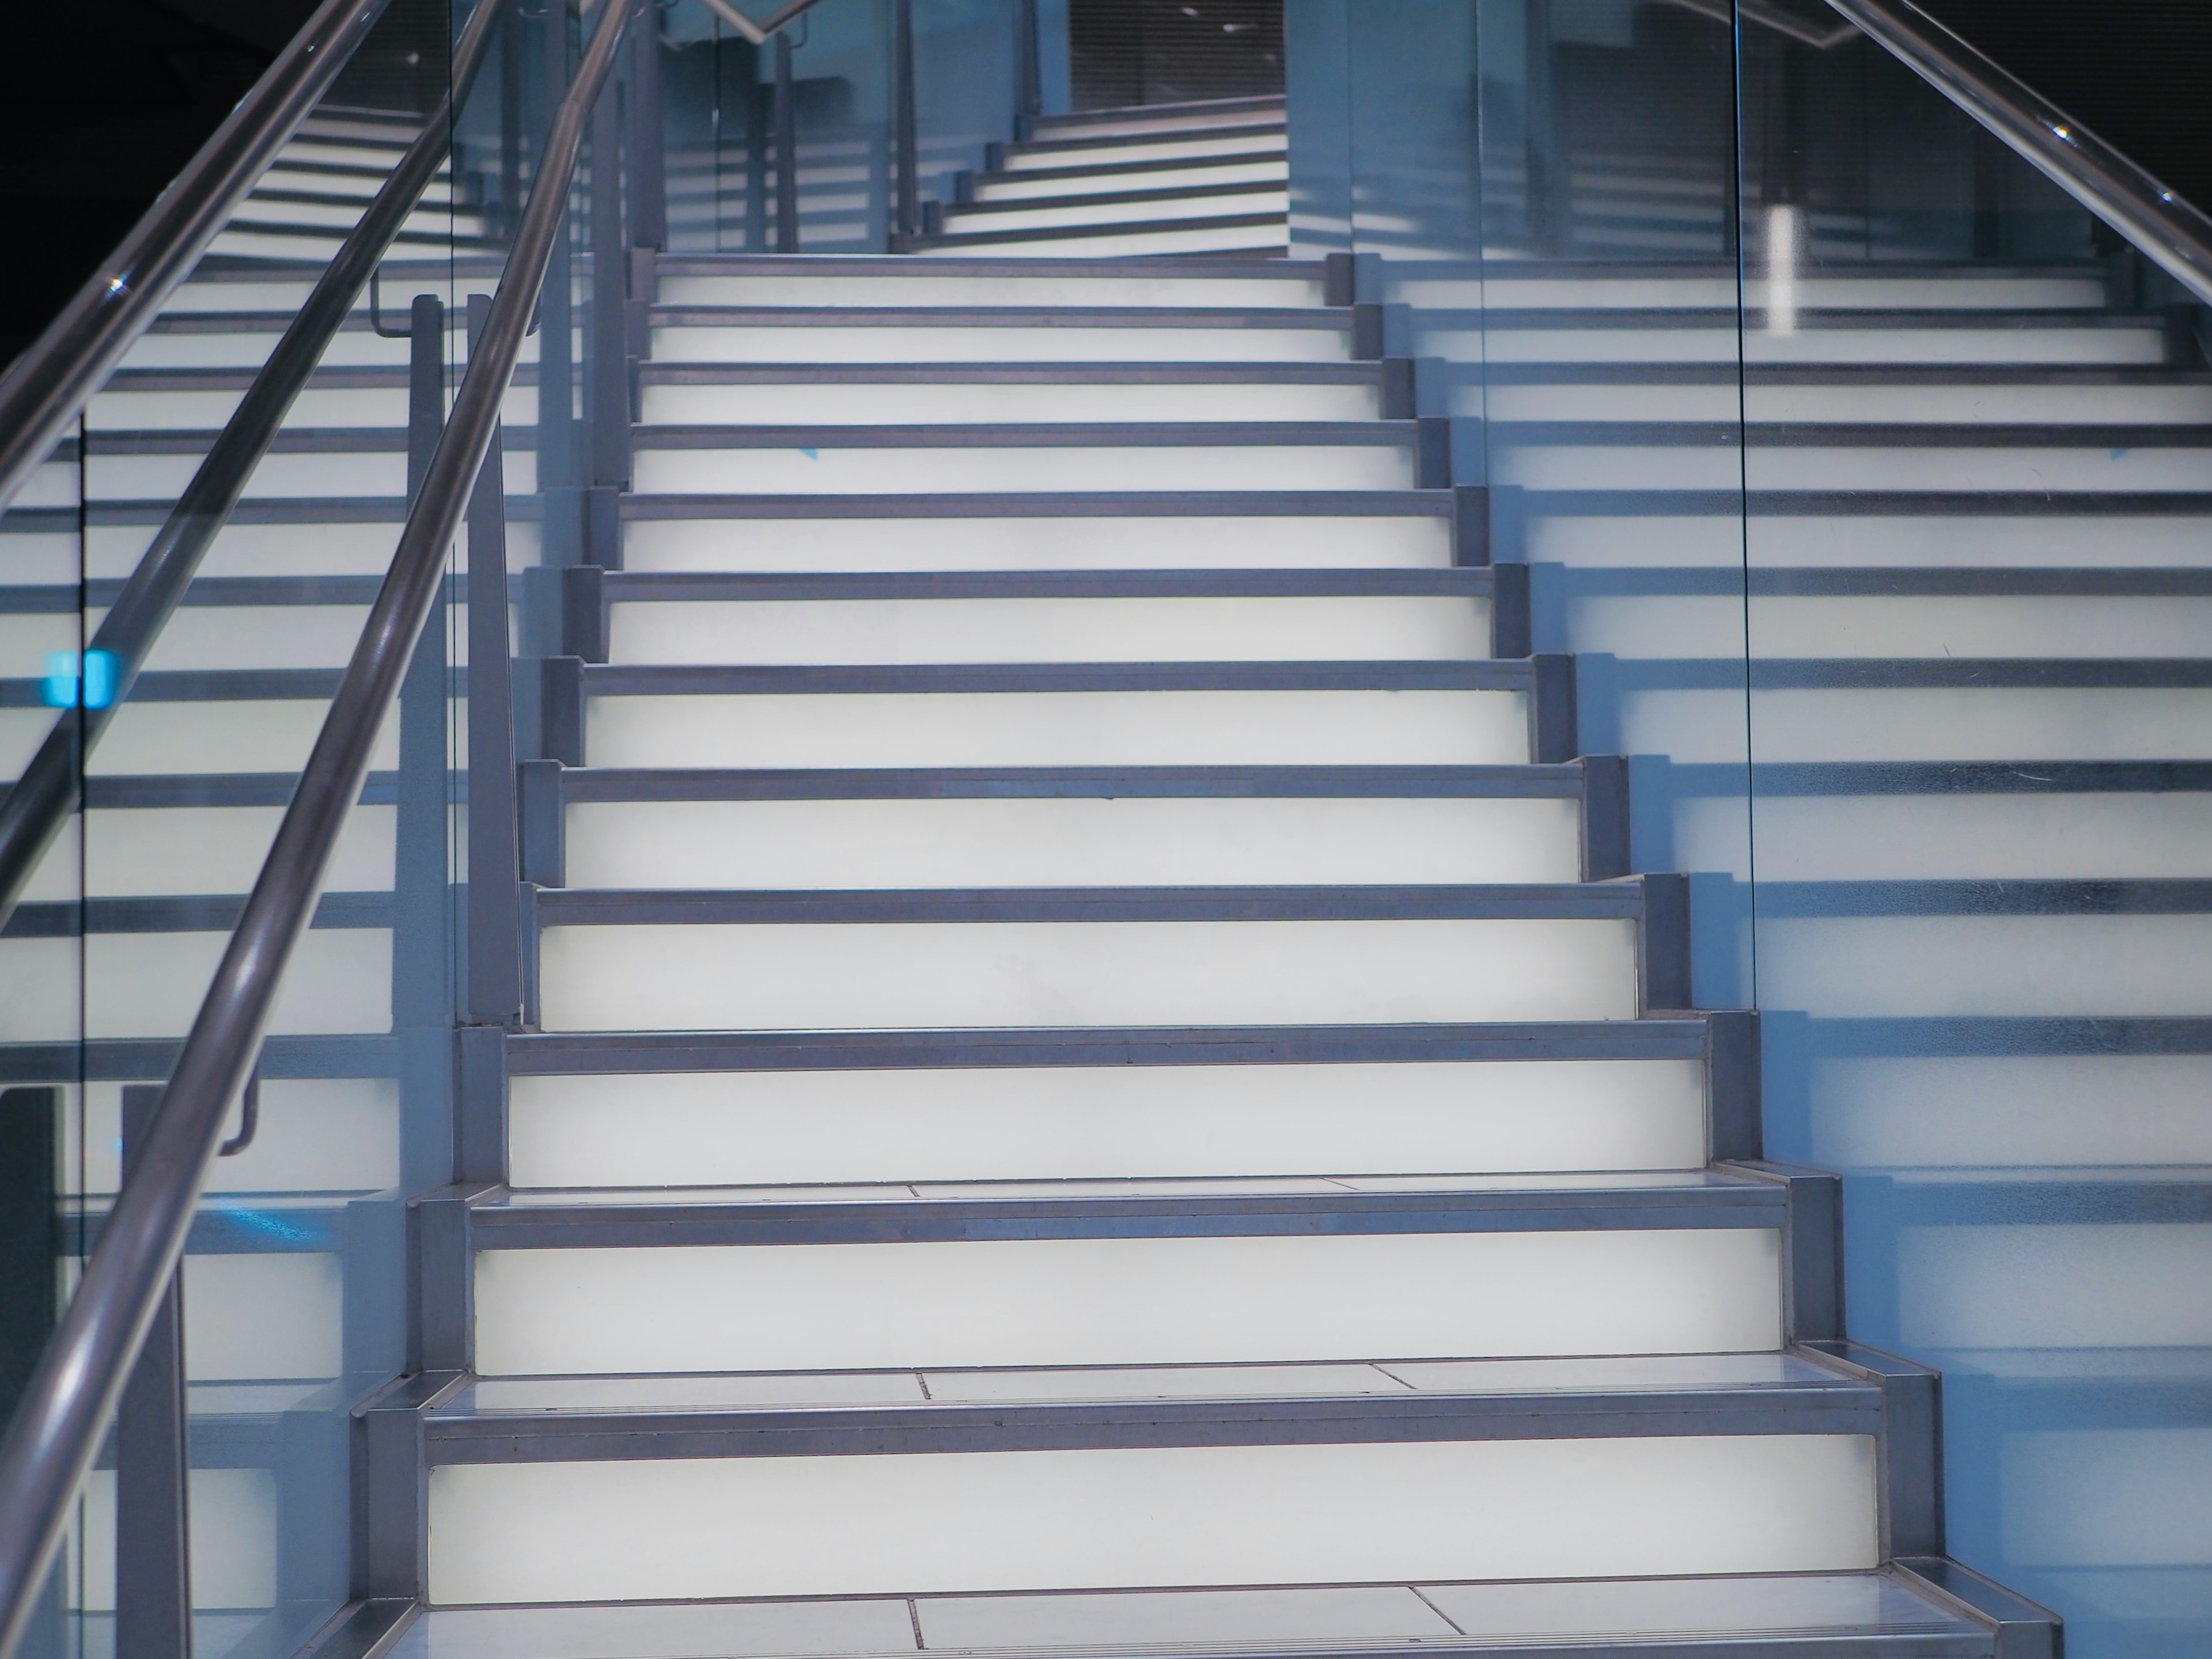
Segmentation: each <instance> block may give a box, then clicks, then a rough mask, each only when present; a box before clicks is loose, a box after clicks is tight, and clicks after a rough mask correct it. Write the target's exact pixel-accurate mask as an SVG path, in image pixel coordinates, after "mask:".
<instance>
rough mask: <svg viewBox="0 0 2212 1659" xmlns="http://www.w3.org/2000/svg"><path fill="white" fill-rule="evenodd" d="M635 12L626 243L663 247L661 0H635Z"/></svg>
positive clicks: (664, 182)
mask: <svg viewBox="0 0 2212 1659" xmlns="http://www.w3.org/2000/svg"><path fill="white" fill-rule="evenodd" d="M636 5H637V17H636V19H635V21H633V22H632V23H631V24H630V33H629V106H628V112H629V132H628V134H627V135H625V138H624V143H625V146H626V148H627V149H628V150H629V173H628V174H627V185H628V189H627V191H625V194H626V195H627V197H628V198H629V245H630V246H632V247H634V248H652V249H653V250H654V251H655V252H659V251H662V250H665V248H666V247H667V246H668V153H667V145H666V144H665V142H664V141H663V137H662V133H661V113H660V0H636Z"/></svg>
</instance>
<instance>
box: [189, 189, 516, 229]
mask: <svg viewBox="0 0 2212 1659" xmlns="http://www.w3.org/2000/svg"><path fill="white" fill-rule="evenodd" d="M372 193H373V192H372ZM367 206H368V200H367V198H366V197H363V198H362V199H359V200H355V201H349V202H343V203H337V202H332V203H322V202H270V201H264V200H262V199H259V198H258V197H254V196H249V197H246V200H245V201H244V202H242V203H240V204H239V207H238V210H237V211H236V212H234V214H232V215H231V216H230V221H229V222H228V224H227V225H226V226H225V227H224V228H225V229H227V230H230V231H233V232H236V231H248V230H275V231H292V230H302V231H307V232H309V233H311V234H312V233H315V232H325V231H328V232H334V233H336V234H338V235H340V236H343V235H344V234H346V233H348V232H349V231H350V230H351V229H352V228H354V226H355V224H356V223H357V222H359V220H360V218H361V216H362V210H363V209H364V208H366V207H367ZM400 229H401V230H402V231H403V232H405V233H408V234H412V235H416V236H480V235H482V234H483V215H481V214H477V213H465V212H464V213H456V212H454V211H453V210H452V209H450V208H447V207H426V208H422V209H418V210H416V211H415V212H412V213H410V214H409V215H408V216H407V217H406V219H405V221H404V222H403V223H402V224H401V226H400Z"/></svg>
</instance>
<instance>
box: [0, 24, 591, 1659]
mask: <svg viewBox="0 0 2212 1659" xmlns="http://www.w3.org/2000/svg"><path fill="white" fill-rule="evenodd" d="M629 15H630V14H629V8H628V7H627V6H622V5H607V6H603V7H602V8H601V9H600V14H599V18H598V20H597V24H596V27H594V29H593V31H592V39H591V44H590V46H588V48H587V49H586V52H585V53H584V58H583V61H582V64H580V67H579V69H578V71H577V76H576V80H575V83H574V86H572V87H571V88H569V92H568V96H567V97H566V98H564V99H563V100H562V104H561V107H560V110H559V112H558V113H557V114H556V117H555V118H554V120H553V122H552V125H551V131H550V132H549V133H548V135H547V138H546V143H545V161H544V165H543V166H542V167H541V168H540V170H539V174H538V183H537V187H536V189H535V190H534V191H532V196H531V200H530V204H529V207H528V208H527V209H526V211H525V212H524V214H523V219H522V226H521V229H520V233H519V234H517V236H516V238H515V243H514V246H513V251H512V252H511V254H510V256H509V259H508V264H507V273H506V276H504V277H503V278H502V280H501V283H500V285H499V292H498V294H497V295H496V296H495V298H494V300H493V301H492V305H491V311H490V314H489V317H488V318H487V319H486V320H485V324H484V329H483V338H482V341H481V342H480V343H479V346H478V349H477V354H476V356H474V357H473V358H472V359H471V362H470V363H469V366H468V372H467V374H465V376H464V377H463V379H462V381H461V386H460V390H459V392H458V393H457V394H456V396H455V398H454V399H453V412H452V415H451V416H450V417H449V418H448V420H447V425H446V432H445V435H444V437H443V438H442V439H441V441H440V442H439V445H438V450H437V453H436V454H435V456H433V457H432V459H431V462H430V467H429V471H428V475H427V476H426V477H425V478H424V479H423V483H422V490H421V492H420V494H419V495H417V496H416V501H415V506H414V508H413V510H412V511H411V512H410V513H409V514H408V518H407V524H406V527H405V528H404V530H403V531H402V532H400V536H399V544H398V550H397V551H396V552H395V553H394V554H393V556H392V568H391V570H390V572H389V574H387V575H386V578H385V580H384V585H383V586H382V587H381V588H380V590H379V591H378V593H377V596H376V599H375V602H374V605H371V606H370V609H369V615H368V623H367V625H366V626H365V627H364V628H363V629H362V635H361V639H360V641H359V642H358V643H357V644H356V647H355V648H354V653H353V657H352V659H351V660H350V661H349V663H348V664H347V665H346V670H345V673H344V675H343V677H342V678H340V680H339V683H338V689H337V696H335V697H334V698H333V699H332V701H331V708H330V714H329V715H328V717H327V718H326V719H325V720H324V722H323V727H322V730H321V732H319V734H318V735H317V737H316V738H315V745H314V749H313V751H312V752H311V753H310V754H309V756H308V757H307V767H306V769H305V770H304V771H303V772H302V773H301V778H300V784H299V787H298V789H297V791H296V792H295V793H294V795H293V798H292V803H291V805H289V807H287V808H286V809H285V812H284V817H283V822H282V823H280V824H279V825H278V826H277V830H276V840H275V841H274V842H273V843H272V844H271V846H270V850H269V856H268V858H267V859H266V860H264V862H263V864H262V866H261V873H260V874H259V876H258V877H257V878H256V879H255V881H254V884H253V890H252V893H251V894H250V895H248V896H247V898H246V908H245V910H244V912H243V914H242V915H241V916H240V921H239V924H238V927H237V930H236V931H235V932H234V933H232V935H231V937H230V940H229V942H228V945H226V946H225V947H224V950H223V954H222V961H221V962H220V963H218V964H217V966H216V971H215V975H214V978H213V980H212V981H210V986H209V988H208V993H207V995H206V997H205V999H204V1000H203V1001H202V1003H201V1005H200V1008H199V1012H198V1013H197V1015H196V1016H195V1017H194V1018H193V1021H192V1025H191V1031H190V1033H189V1034H188V1035H187V1036H185V1042H184V1047H183V1048H182V1050H181V1051H180V1052H179V1054H178V1057H177V1061H176V1066H175V1068H174V1069H173V1072H172V1073H171V1074H170V1077H169V1082H168V1086H167V1091H166V1092H165V1094H164V1095H163V1097H162V1103H161V1111H160V1112H159V1113H158V1114H157V1115H156V1116H155V1121H154V1125H153V1127H152V1128H151V1130H150V1131H149V1133H148V1136H147V1141H146V1150H145V1152H144V1153H143V1156H142V1157H141V1158H140V1159H139V1161H138V1164H137V1167H136V1168H135V1169H134V1170H133V1171H132V1172H131V1176H130V1177H129V1178H128V1179H126V1180H125V1182H123V1185H122V1190H121V1191H120V1192H119V1193H118V1194H117V1196H116V1200H115V1203H114V1206H113V1207H112V1209H111V1210H110V1211H109V1212H108V1218H107V1222H106V1226H105V1227H103V1228H102V1230H101V1232H100V1241H99V1243H98V1244H97V1245H96V1246H95V1247H94V1249H93V1252H92V1255H91V1258H90V1260H89V1261H87V1263H86V1264H85V1269H84V1273H83V1276H82V1279H80V1280H79V1282H78V1285H77V1290H76V1296H75V1297H73V1298H72V1299H71V1301H70V1304H69V1307H68V1309H67V1310H66V1311H65V1312H64V1315H63V1316H62V1321H61V1324H60V1326H59V1328H58V1329H57V1331H56V1332H55V1334H54V1338H53V1340H52V1342H51V1343H49V1344H48V1346H47V1348H46V1352H45V1353H44V1354H43V1355H42V1356H41V1357H40V1361H39V1365H38V1369H37V1370H35V1371H34V1372H33V1374H32V1376H31V1380H30V1383H29V1384H28V1385H27V1387H26V1389H24V1391H23V1395H22V1399H21V1402H20V1404H19V1405H18V1407H17V1408H16V1412H15V1420H14V1422H13V1423H12V1424H11V1425H9V1430H8V1433H7V1437H6V1438H5V1440H4V1441H0V1659H7V1656H9V1655H11V1654H13V1653H14V1652H15V1649H16V1645H17V1644H18V1642H19V1640H20V1639H21V1636H22V1634H23V1631H24V1628H25V1626H27V1623H28V1622H29V1620H30V1617H31V1614H32V1612H33V1609H34V1607H36V1605H37V1601H38V1598H39V1595H40V1591H41V1589H43V1587H44V1583H45V1579H46V1567H47V1565H48V1564H49V1563H50V1562H51V1561H52V1559H53V1556H54V1552H55V1550H56V1548H57V1547H58V1545H59V1544H60V1541H61V1536H62V1532H63V1528H64V1524H65V1522H66V1521H67V1518H68V1516H69V1513H70V1507H71V1505H72V1504H73V1502H74V1500H75V1498H76V1493H77V1492H78V1490H79V1489H80V1488H81V1487H82V1485H83V1483H84V1479H85V1476H86V1474H88V1473H89V1471H90V1469H91V1467H92V1463H93V1460H94V1457H95V1456H96V1455H97V1454H98V1451H99V1449H100V1436H101V1432H102V1431H103V1430H104V1428H105V1427H106V1423H107V1420H108V1419H109V1417H110V1415H111V1414H112V1413H113V1411H114V1409H115V1405H116V1402H117V1401H118V1398H119V1397H120V1396H121V1394H122V1391H123V1386H124V1383H125V1379H126V1378H127V1377H128V1376H129V1375H130V1372H131V1365H132V1364H133V1363H134V1362H135V1361H136V1359H137V1356H138V1352H139V1350H140V1348H141V1347H142V1346H143V1344H144V1341H145V1337H146V1333H147V1330H148V1328H149V1327H150V1326H151V1324H152V1322H153V1320H154V1317H155V1311H156V1310H157V1309H158V1307H159V1305H160V1302H161V1295H162V1292H163V1291H164V1289H165V1288H166V1286H167V1283H168V1280H169V1276H170V1275H171V1274H172V1273H174V1272H175V1271H176V1268H177V1264H178V1263H179V1261H181V1260H182V1259H183V1255H184V1248H185V1238H186V1237H187V1235H188V1234H189V1232H190V1231H191V1222H192V1216H193V1212H194V1211H195V1209H196V1208H197V1204H198V1200H199V1194H200V1189H201V1188H202V1187H203V1186H204V1183H205V1182H206V1178H207V1173H208V1168H209V1165H210V1164H211V1163H212V1162H213V1160H214V1158H215V1156H216V1148H217V1146H218V1145H219V1144H220V1142H221V1140H222V1130H223V1127H224V1120H225V1118H226V1117H227V1116H228V1110H229V1106H230V1103H231V1102H232V1100H234V1098H236V1097H237V1095H238V1092H239V1091H240V1088H241V1087H242V1086H243V1085H244V1084H245V1082H246V1078H247V1075H248V1074H249V1073H250V1072H251V1071H252V1066H253V1061H254V1059H255V1056H256V1054H258V1051H259V1048H260V1043H261V1037H262V1033H263V1031H264V1028H265V1027H266V1025H267V1024H268V1019H269V1013H270V1008H271V1006H273V1005H274V1004H275V1001H276V994H277V991H278V988H279V987H280V985H281V984H282V982H283V975H284V970H285V968H286V966H287V964H288V963H289V962H290V960H291V957H292V953H293V951H294V950H295V948H296V947H297V945H298V944H299V942H300V939H301V935H302V934H303V933H305V932H306V931H307V924H308V922H309V921H310V920H311V918H312V917H313V914H314V909H315V904H316V901H317V898H318V896H319V894H320V892H321V890H322V885H323V882H324V879H325V876H326V875H327V874H328V872H329V868H330V862H331V854H332V852H333V850H334V849H335V848H336V846H337V839H338V836H339V833H340V831H341V830H342V829H343V828H344V826H345V822H346V818H347V817H348V815H349V813H350V811H352V808H353V805H354V803H355V802H356V800H358V799H360V796H361V790H362V783H363V781H365V780H366V779H367V777H368V769H369V763H370V761H371V759H372V758H373V757H374V753H375V749H376V742H377V737H378V734H379V732H380V731H381V729H382V727H383V725H384V721H385V718H386V714H387V713H388V712H389V710H390V708H391V706H392V698H393V697H394V696H396V695H397V693H398V689H399V682H400V679H401V677H402V676H403V675H404V672H405V671H406V668H407V665H408V661H409V659H410V657H411V656H412V654H413V653H414V648H415V642H416V639H417V638H418V637H419V636H420V635H421V634H422V628H423V624H424V623H425V621H426V620H427V619H428V616H429V613H430V609H431V607H432V606H433V605H435V604H436V603H437V601H438V599H439V595H440V590H441V586H442V578H443V576H444V574H445V565H446V554H447V550H448V549H449V548H450V547H451V546H452V544H453V537H454V535H455V533H456V532H457V531H458V530H459V527H460V522H461V516H462V513H463V510H464V508H465V505H466V503H467V500H468V497H469V495H470V494H471V491H472V489H474V487H475V484H476V481H477V475H478V473H479V472H480V471H482V469H483V462H484V458H485V457H486V455H487V454H488V453H489V451H490V447H491V440H492V433H493V430H494V428H495V425H496V423H497V420H498V416H499V410H500V403H501V398H503V397H504V396H505V395H506V392H507V386H508V384H509V382H510V381H511V380H513V374H514V365H515V360H516V358H517V357H518V356H519V355H520V351H521V347H522V340H523V337H524V335H525V333H526V331H528V329H529V326H530V317H531V313H532V308H533V307H535V306H536V304H537V302H538V290H539V287H540V284H541V283H542V282H543V280H544V273H545V270H546V266H547V263H548V261H549V259H550V255H551V252H552V248H553V244H554V241H555V239H556V232H557V230H558V228H559V223H560V218H561V214H562V209H563V206H564V204H565V198H566V196H567V193H568V182H569V179H570V178H571V177H572V175H573V174H574V170H575V164H576V150H577V146H578V143H579V141H580V138H581V137H582V133H583V127H584V123H585V120H586V117H587V115H588V114H589V112H590V109H591V106H592V100H594V99H595V98H596V97H597V96H598V95H599V88H600V87H601V86H602V85H603V84H604V83H605V80H606V76H607V71H608V68H609V66H610V65H611V64H612V63H613V61H614V56H615V52H616V50H617V48H618V47H619V46H620V45H621V43H622V37H623V28H624V26H625V25H626V24H627V23H628V21H629Z"/></svg>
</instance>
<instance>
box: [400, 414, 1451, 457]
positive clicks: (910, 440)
mask: <svg viewBox="0 0 2212 1659" xmlns="http://www.w3.org/2000/svg"><path fill="white" fill-rule="evenodd" d="M631 434H632V441H633V442H634V444H635V446H636V447H638V448H641V449H909V448H910V449H967V450H975V449H1058V448H1092V447H1096V448H1102V449H1103V448H1121V447H1174V448H1194V447H1221V446H1226V445H1243V446H1249V447H1281V448H1299V447H1313V446H1316V445H1337V446H1344V447H1361V448H1401V449H1402V448H1405V447H1407V446H1409V445H1412V444H1413V443H1416V442H1418V441H1419V436H1420V434H1419V426H1418V423H1417V422H1413V421H1401V420H1379V419H1378V420H1364V421H1006V422H996V421H994V422H980V423H974V424H963V423H954V422H942V423H937V422H933V423H927V424H924V423H914V424H903V425H896V426H894V425H867V426H861V425H835V426H827V425H809V426H754V425H710V424H707V423H704V422H680V423H679V422H669V423H666V424H662V425H651V426H648V425H642V424H641V425H638V426H635V427H633V428H631ZM394 435H395V436H398V434H397V433H395V434H394Z"/></svg>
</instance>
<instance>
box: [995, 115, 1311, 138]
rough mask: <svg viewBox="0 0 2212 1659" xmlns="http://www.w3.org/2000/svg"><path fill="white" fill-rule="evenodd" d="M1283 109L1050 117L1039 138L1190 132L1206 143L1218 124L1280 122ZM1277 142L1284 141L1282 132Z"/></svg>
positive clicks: (1040, 125) (1040, 124) (1043, 122)
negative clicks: (1104, 118)
mask: <svg viewBox="0 0 2212 1659" xmlns="http://www.w3.org/2000/svg"><path fill="white" fill-rule="evenodd" d="M1282 119H1283V112H1282V110H1281V109H1279V108H1276V109H1268V108H1265V107H1262V108H1258V109H1217V110H1206V109H1194V108H1190V107H1188V106H1186V107H1184V108H1182V109H1176V110H1162V111H1160V112H1158V113H1157V114H1152V115H1143V114H1130V115H1121V116H1116V117H1115V118H1113V119H1111V120H1086V119H1082V118H1057V119H1055V118H1052V117H1049V116H1048V117H1046V118H1044V119H1043V120H1041V121H1039V122H1038V123H1037V126H1036V134H1035V137H1036V141H1037V142H1038V143H1047V144H1049V143H1067V142H1069V141H1071V140H1074V139H1083V138H1121V137H1135V136H1142V135H1145V134H1148V133H1170V134H1176V135H1178V136H1180V135H1182V134H1186V133H1187V134H1188V135H1190V136H1191V137H1192V138H1193V139H1194V140H1196V141H1198V142H1200V143H1203V142H1205V135H1206V133H1207V132H1208V131H1211V130H1212V129H1213V128H1216V127H1251V126H1260V125H1265V124H1267V123H1270V122H1273V123H1276V124H1278V125H1279V124H1280V123H1281V121H1282ZM1275 142H1276V143H1282V138H1281V137H1280V136H1279V135H1278V136H1277V137H1276V140H1275Z"/></svg>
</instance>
